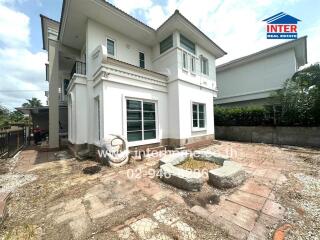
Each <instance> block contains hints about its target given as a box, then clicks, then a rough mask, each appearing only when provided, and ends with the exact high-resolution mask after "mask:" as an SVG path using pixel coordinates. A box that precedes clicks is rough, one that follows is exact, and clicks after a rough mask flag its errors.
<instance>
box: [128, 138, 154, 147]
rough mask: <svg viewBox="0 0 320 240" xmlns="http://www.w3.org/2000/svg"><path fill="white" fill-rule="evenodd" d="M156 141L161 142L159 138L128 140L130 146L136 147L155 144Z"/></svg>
mask: <svg viewBox="0 0 320 240" xmlns="http://www.w3.org/2000/svg"><path fill="white" fill-rule="evenodd" d="M154 143H160V140H159V139H148V140H141V141H135V142H128V146H129V147H136V146H141V145H147V144H154Z"/></svg>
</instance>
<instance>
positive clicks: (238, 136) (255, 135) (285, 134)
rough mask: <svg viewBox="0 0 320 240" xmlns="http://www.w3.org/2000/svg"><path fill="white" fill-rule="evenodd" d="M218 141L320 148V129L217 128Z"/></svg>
mask: <svg viewBox="0 0 320 240" xmlns="http://www.w3.org/2000/svg"><path fill="white" fill-rule="evenodd" d="M215 130H216V131H215V136H216V139H218V140H230V141H240V142H256V143H270V144H279V145H294V146H312V147H320V127H262V126H255V127H243V126H230V127H224V126H216V127H215Z"/></svg>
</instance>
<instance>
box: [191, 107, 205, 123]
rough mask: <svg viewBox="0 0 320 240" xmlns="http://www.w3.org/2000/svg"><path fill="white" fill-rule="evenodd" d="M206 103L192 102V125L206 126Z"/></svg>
mask: <svg viewBox="0 0 320 240" xmlns="http://www.w3.org/2000/svg"><path fill="white" fill-rule="evenodd" d="M205 119H206V113H205V105H204V104H201V103H193V104H192V127H193V128H205V125H206V124H205Z"/></svg>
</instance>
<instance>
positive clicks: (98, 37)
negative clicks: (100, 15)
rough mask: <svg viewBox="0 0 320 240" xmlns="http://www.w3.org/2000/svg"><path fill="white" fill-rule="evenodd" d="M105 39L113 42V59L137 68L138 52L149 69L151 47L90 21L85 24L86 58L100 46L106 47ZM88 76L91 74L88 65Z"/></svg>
mask: <svg viewBox="0 0 320 240" xmlns="http://www.w3.org/2000/svg"><path fill="white" fill-rule="evenodd" d="M107 38H110V39H112V40H114V41H115V58H116V59H117V60H120V61H123V62H127V63H130V64H132V65H135V66H139V52H143V53H144V54H145V68H146V69H151V65H152V64H151V47H148V46H146V45H143V44H140V43H139V42H137V41H135V40H133V39H131V38H130V37H129V36H125V35H123V34H121V33H119V32H117V31H116V30H114V29H111V28H109V27H107V26H105V25H102V24H100V23H97V22H95V21H93V20H91V19H89V20H88V23H87V56H90V55H91V54H92V52H93V50H94V49H95V48H96V47H97V46H99V45H100V44H103V45H106V42H107ZM88 70H89V72H88V73H89V76H90V75H91V74H92V72H91V68H90V63H89V66H88Z"/></svg>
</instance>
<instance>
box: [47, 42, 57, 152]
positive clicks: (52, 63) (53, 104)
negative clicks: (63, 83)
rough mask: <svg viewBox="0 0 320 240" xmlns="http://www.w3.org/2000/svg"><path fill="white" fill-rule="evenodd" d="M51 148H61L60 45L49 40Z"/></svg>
mask: <svg viewBox="0 0 320 240" xmlns="http://www.w3.org/2000/svg"><path fill="white" fill-rule="evenodd" d="M48 45H49V49H48V55H49V57H48V58H49V147H50V148H58V147H59V87H60V81H59V43H58V42H56V41H54V40H50V39H49V44H48Z"/></svg>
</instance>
